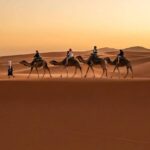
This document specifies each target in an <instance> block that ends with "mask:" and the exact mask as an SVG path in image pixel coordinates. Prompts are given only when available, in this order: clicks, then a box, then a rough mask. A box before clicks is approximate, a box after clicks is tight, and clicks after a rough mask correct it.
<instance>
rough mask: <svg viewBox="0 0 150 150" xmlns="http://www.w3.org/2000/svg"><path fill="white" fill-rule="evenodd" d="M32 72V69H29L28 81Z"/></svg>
mask: <svg viewBox="0 0 150 150" xmlns="http://www.w3.org/2000/svg"><path fill="white" fill-rule="evenodd" d="M32 71H33V67H31V70H30V73H29V75H28V77H27V78H28V79H29V78H30V75H31V73H32Z"/></svg>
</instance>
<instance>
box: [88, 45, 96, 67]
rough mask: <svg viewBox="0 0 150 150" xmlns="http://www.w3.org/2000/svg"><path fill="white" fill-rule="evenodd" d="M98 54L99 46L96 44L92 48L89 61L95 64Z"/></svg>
mask: <svg viewBox="0 0 150 150" xmlns="http://www.w3.org/2000/svg"><path fill="white" fill-rule="evenodd" d="M97 54H98V50H97V46H94V49H93V50H92V53H91V56H90V58H89V62H90V63H91V64H94V61H96V59H97V58H98V56H97Z"/></svg>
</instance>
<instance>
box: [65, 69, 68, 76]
mask: <svg viewBox="0 0 150 150" xmlns="http://www.w3.org/2000/svg"><path fill="white" fill-rule="evenodd" d="M65 69H66V71H67V78H68V68H67V67H65Z"/></svg>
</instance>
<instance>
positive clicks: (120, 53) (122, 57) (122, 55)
mask: <svg viewBox="0 0 150 150" xmlns="http://www.w3.org/2000/svg"><path fill="white" fill-rule="evenodd" d="M124 58H125V56H124V51H123V50H120V52H119V54H118V55H117V59H118V64H119V63H120V61H121V60H123V59H124Z"/></svg>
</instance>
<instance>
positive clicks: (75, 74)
mask: <svg viewBox="0 0 150 150" xmlns="http://www.w3.org/2000/svg"><path fill="white" fill-rule="evenodd" d="M76 74H77V67H75V72H74V74H73V76H72V77H73V78H74V77H75V75H76Z"/></svg>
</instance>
